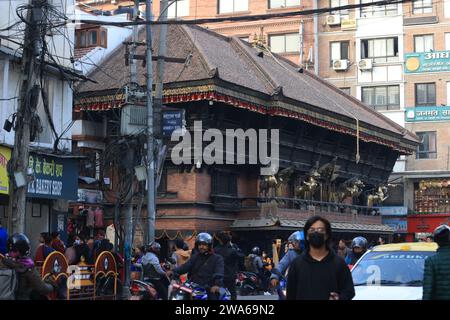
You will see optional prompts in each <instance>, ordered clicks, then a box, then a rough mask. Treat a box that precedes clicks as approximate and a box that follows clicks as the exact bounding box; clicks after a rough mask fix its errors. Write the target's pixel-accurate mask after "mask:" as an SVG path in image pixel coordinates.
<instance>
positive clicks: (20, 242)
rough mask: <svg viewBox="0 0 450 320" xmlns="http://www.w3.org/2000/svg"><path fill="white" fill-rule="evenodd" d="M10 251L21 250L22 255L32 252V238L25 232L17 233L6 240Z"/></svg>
mask: <svg viewBox="0 0 450 320" xmlns="http://www.w3.org/2000/svg"><path fill="white" fill-rule="evenodd" d="M6 248H7V250H8V252H10V251H13V252H19V254H20V255H21V256H22V257H25V256H27V255H29V254H30V240H29V239H28V237H27V236H26V235H24V234H23V233H15V234H13V235H12V236H11V237H9V239H8V241H7V242H6Z"/></svg>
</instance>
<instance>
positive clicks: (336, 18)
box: [327, 14, 341, 26]
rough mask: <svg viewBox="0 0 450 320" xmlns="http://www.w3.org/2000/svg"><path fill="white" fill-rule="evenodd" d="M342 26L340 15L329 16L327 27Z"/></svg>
mask: <svg viewBox="0 0 450 320" xmlns="http://www.w3.org/2000/svg"><path fill="white" fill-rule="evenodd" d="M339 24H341V16H340V15H338V14H333V15H329V16H327V25H329V26H336V25H339Z"/></svg>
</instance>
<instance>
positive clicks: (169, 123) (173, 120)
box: [162, 110, 184, 137]
mask: <svg viewBox="0 0 450 320" xmlns="http://www.w3.org/2000/svg"><path fill="white" fill-rule="evenodd" d="M162 117H163V120H162V131H163V135H164V136H167V137H170V136H171V135H172V132H174V131H175V130H177V129H181V128H183V123H184V110H164V111H163V116H162Z"/></svg>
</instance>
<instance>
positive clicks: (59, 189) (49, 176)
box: [27, 153, 78, 200]
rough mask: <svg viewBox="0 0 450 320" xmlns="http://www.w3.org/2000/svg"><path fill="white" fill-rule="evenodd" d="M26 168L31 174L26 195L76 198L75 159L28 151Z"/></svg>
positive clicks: (76, 172)
mask: <svg viewBox="0 0 450 320" xmlns="http://www.w3.org/2000/svg"><path fill="white" fill-rule="evenodd" d="M28 168H29V169H30V173H31V174H30V175H31V176H32V181H30V182H29V183H28V192H27V196H28V197H32V198H44V199H64V200H77V198H78V197H77V188H78V163H77V160H75V159H72V158H59V157H54V156H50V155H42V154H36V153H30V156H29V158H28Z"/></svg>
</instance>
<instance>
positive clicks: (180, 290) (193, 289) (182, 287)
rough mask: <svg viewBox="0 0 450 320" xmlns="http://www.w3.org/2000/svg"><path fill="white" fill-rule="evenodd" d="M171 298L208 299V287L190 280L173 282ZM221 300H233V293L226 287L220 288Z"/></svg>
mask: <svg viewBox="0 0 450 320" xmlns="http://www.w3.org/2000/svg"><path fill="white" fill-rule="evenodd" d="M171 286H172V288H171V290H169V291H171V293H170V297H169V300H208V291H207V290H206V288H203V287H201V286H199V285H198V284H196V283H194V282H190V281H186V282H184V283H183V284H180V283H173V284H172V285H171ZM219 300H222V301H224V300H231V294H230V292H229V291H228V289H226V288H220V291H219Z"/></svg>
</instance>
